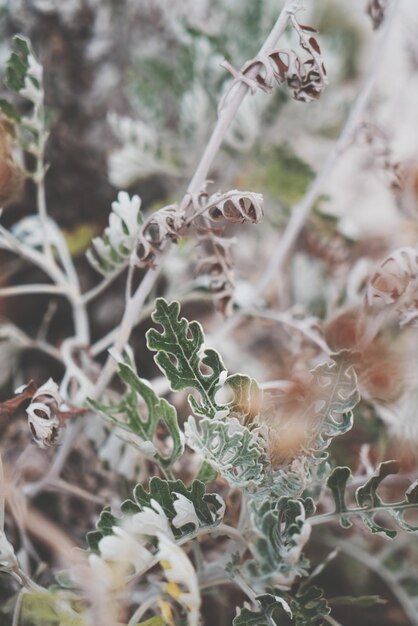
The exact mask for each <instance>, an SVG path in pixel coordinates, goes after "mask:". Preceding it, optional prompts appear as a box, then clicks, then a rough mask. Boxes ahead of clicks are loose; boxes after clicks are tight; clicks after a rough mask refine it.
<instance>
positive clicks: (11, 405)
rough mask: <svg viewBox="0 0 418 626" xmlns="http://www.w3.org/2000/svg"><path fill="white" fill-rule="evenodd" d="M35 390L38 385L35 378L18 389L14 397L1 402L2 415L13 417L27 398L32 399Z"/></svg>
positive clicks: (0, 415) (0, 412)
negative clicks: (34, 380)
mask: <svg viewBox="0 0 418 626" xmlns="http://www.w3.org/2000/svg"><path fill="white" fill-rule="evenodd" d="M35 392H36V385H35V383H34V382H33V380H31V381H29V383H28V384H27V385H24V386H23V387H20V388H19V389H16V392H15V395H14V396H13V398H10V399H9V400H5V401H4V402H0V417H11V416H12V415H13V414H14V413H15V412H16V411H17V410H18V408H19V407H20V406H22V404H23V403H24V402H25V401H26V400H31V399H32V397H33V395H34V393H35Z"/></svg>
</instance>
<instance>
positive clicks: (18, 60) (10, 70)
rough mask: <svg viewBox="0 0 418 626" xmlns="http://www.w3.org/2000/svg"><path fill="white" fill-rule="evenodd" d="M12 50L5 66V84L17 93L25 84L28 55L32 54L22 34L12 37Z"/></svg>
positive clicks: (27, 41)
mask: <svg viewBox="0 0 418 626" xmlns="http://www.w3.org/2000/svg"><path fill="white" fill-rule="evenodd" d="M12 45H13V46H14V48H15V49H14V51H13V52H12V53H11V55H10V57H9V59H8V61H7V67H6V85H7V87H8V88H9V89H11V90H12V91H16V92H17V93H19V91H20V90H21V89H23V88H24V86H25V78H26V76H27V73H28V69H29V61H28V59H29V55H30V54H32V52H31V47H30V43H29V40H28V39H27V38H26V37H22V35H16V36H15V37H13V39H12Z"/></svg>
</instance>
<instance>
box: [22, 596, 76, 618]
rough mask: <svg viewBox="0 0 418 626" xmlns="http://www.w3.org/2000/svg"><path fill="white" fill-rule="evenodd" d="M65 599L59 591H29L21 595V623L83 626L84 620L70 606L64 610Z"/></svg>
mask: <svg viewBox="0 0 418 626" xmlns="http://www.w3.org/2000/svg"><path fill="white" fill-rule="evenodd" d="M65 604H66V601H65V599H64V598H62V597H61V596H60V594H59V593H55V592H54V593H53V592H48V591H46V590H45V592H43V593H42V592H39V593H38V592H36V593H35V592H30V593H25V594H24V595H23V603H22V609H21V615H22V618H23V623H25V624H26V623H27V622H30V624H31V626H56V625H57V624H59V625H60V626H85V625H86V622H85V621H84V620H83V619H82V618H81V617H80V616H78V615H75V613H74V610H73V609H72V607H70V606H68V607H67V608H68V610H67V611H66V610H65Z"/></svg>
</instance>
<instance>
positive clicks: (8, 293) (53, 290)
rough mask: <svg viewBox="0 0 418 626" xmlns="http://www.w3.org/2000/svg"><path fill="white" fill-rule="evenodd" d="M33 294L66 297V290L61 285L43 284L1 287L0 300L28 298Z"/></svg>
mask: <svg viewBox="0 0 418 626" xmlns="http://www.w3.org/2000/svg"><path fill="white" fill-rule="evenodd" d="M33 293H37V294H42V293H44V294H49V295H51V294H59V295H64V296H65V295H66V293H67V292H66V290H65V288H64V287H62V286H61V285H43V284H35V283H33V284H31V285H16V286H14V287H1V288H0V298H10V297H14V296H26V295H30V294H33Z"/></svg>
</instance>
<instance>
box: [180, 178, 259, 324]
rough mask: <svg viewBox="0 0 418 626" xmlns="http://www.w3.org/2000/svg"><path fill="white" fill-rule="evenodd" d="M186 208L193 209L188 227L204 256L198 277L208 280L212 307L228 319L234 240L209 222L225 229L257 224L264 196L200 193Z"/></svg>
mask: <svg viewBox="0 0 418 626" xmlns="http://www.w3.org/2000/svg"><path fill="white" fill-rule="evenodd" d="M188 206H189V207H192V208H193V213H192V215H191V216H190V217H189V218H188V220H187V224H191V223H194V224H195V225H196V227H197V228H198V231H199V241H200V243H201V248H202V250H203V252H204V255H203V256H202V258H201V260H200V261H199V263H198V266H197V273H198V274H204V275H206V276H207V277H208V283H209V284H208V288H209V291H210V292H211V293H213V294H214V299H215V306H216V308H217V309H218V310H219V311H221V313H223V314H224V315H225V316H227V317H228V316H230V315H231V314H232V307H233V295H234V290H235V281H234V270H233V260H232V254H231V247H232V244H233V243H234V242H235V240H234V239H233V238H228V237H224V236H223V229H222V228H211V227H210V222H212V223H215V224H220V223H222V222H223V223H224V224H225V225H226V223H227V222H231V223H233V224H235V223H243V222H251V223H252V224H258V223H259V222H260V221H261V219H262V217H263V215H264V207H263V196H262V195H261V194H259V193H254V192H251V191H238V190H237V189H233V190H231V191H228V192H226V193H220V192H217V193H214V194H212V195H211V196H208V194H207V193H206V192H202V193H200V194H198V195H196V196H194V197H191V198H190V200H189V205H188ZM199 220H200V221H199ZM224 224H223V225H224Z"/></svg>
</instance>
